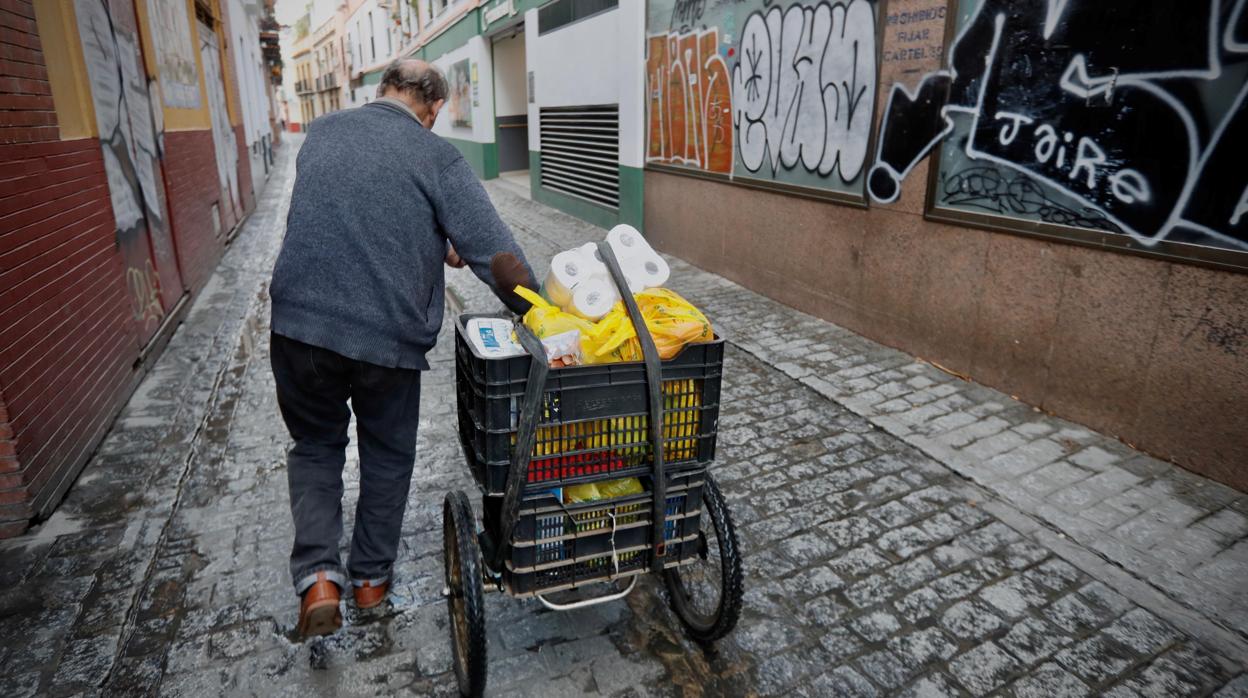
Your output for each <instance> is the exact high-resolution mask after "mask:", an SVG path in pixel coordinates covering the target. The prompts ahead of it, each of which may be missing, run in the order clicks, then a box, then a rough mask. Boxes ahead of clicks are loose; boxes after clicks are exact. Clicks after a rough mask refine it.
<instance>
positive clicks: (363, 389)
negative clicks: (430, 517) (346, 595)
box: [270, 334, 420, 593]
mask: <svg viewBox="0 0 1248 698" xmlns="http://www.w3.org/2000/svg"><path fill="white" fill-rule="evenodd" d="M270 342H271V347H270V356H271V359H272V362H273V376H274V378H275V379H276V382H277V404H278V407H279V408H280V409H281V412H282V419H283V420H285V422H286V428H287V429H288V430H289V431H290V435H291V437H292V438H293V439H294V440H295V445H294V446H293V447H292V448H291V449H290V452H289V453H288V454H287V458H286V476H287V479H288V481H289V484H290V511H291V514H292V515H293V516H294V520H295V544H294V547H293V549H292V550H291V552H290V574H291V577H292V578H293V579H294V582H295V591H296V592H299V593H302V592H303V590H304V589H306V588H307V587H309V586H311V584H312V582H313V581H314V580H315V575H316V573H317V572H322V571H324V572H327V573H328V575H327V576H328V577H329V578H330V579H331V580H333V581H334V582H336V583H337V584H338V585H339V586H340V587H342V588H344V589H345V588H346V582H347V577H346V576H344V574H343V568H342V560H341V557H340V556H339V553H338V540H339V539H340V538H341V537H342V468H343V464H344V463H345V461H346V448H347V443H348V441H349V440H350V439H349V437H348V436H347V427H348V426H349V424H350V421H351V412H352V410H354V412H355V418H356V437H357V438H358V439H359V450H360V497H359V503H358V504H357V506H356V510H355V532H354V534H353V535H352V537H351V556H350V558H349V561H348V570H349V577H350V579H351V580H352V581H354V582H355V583H356V584H361V583H363V582H365V581H371V582H374V583H378V582H380V581H383V580H387V579H389V576H390V570H391V568H392V567H393V565H394V559H395V556H396V555H397V553H398V547H399V534H400V532H401V530H402V524H403V511H404V509H406V507H407V491H408V486H409V485H410V484H411V480H412V468H413V466H414V465H415V463H416V427H417V423H418V413H419V408H420V371H415V370H410V369H403V368H385V367H382V366H377V365H375V364H370V363H366V362H363V361H356V360H355V359H349V358H347V357H345V356H342V355H341V354H337V353H334V352H332V351H329V350H328V349H322V348H320V347H314V346H311V345H309V344H304V343H303V342H297V341H295V340H293V339H289V338H287V337H283V336H281V335H278V334H273V335H271V339H270ZM348 399H349V400H350V401H351V405H350V407H348V406H347V400H348Z"/></svg>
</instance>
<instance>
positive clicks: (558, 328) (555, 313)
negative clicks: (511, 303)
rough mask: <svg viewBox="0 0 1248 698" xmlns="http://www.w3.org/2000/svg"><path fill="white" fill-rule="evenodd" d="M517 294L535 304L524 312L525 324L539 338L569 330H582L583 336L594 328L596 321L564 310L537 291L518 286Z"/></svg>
mask: <svg viewBox="0 0 1248 698" xmlns="http://www.w3.org/2000/svg"><path fill="white" fill-rule="evenodd" d="M515 292H516V295H518V296H520V297H521V298H523V299H525V300H526V301H528V302H530V303H532V304H533V307H532V308H529V311H528V312H527V313H525V314H524V325H525V327H528V328H529V329H530V330H532V331H533V334H535V335H537V338H538V339H546V338H547V337H552V336H554V335H557V334H562V333H564V332H567V331H569V330H580V331H581V336H582V337H584V336H585V334H587V333H589V332H592V331H593V330H594V323H592V322H590V321H589V320H586V319H585V318H582V317H577V316H576V315H573V314H572V313H566V312H564V311H563V310H562V309H561V308H559V306H557V305H553V304H551V303H550V302H549V301H547V300H546V299H545V298H542V297H541V296H540V295H538V294H537V293H535V292H533V291H531V290H529V289H527V288H525V287H523V286H517V287H516V289H515Z"/></svg>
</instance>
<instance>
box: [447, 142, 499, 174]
mask: <svg viewBox="0 0 1248 698" xmlns="http://www.w3.org/2000/svg"><path fill="white" fill-rule="evenodd" d="M445 140H446V142H447V143H450V144H451V145H453V146H455V147H456V148H458V149H459V152H460V153H462V154H463V156H464V159H465V160H467V161H468V164H469V165H470V166H471V167H472V171H473V172H475V173H476V174H477V176H478V177H480V178H481V179H494V178H495V177H497V176H498V144H497V143H478V142H476V141H469V140H464V139H462V138H446V139H445Z"/></svg>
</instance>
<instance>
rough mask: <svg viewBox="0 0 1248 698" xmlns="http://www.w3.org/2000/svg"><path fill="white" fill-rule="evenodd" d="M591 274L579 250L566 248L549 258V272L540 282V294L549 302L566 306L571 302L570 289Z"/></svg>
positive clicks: (562, 306)
mask: <svg viewBox="0 0 1248 698" xmlns="http://www.w3.org/2000/svg"><path fill="white" fill-rule="evenodd" d="M591 275H592V271H591V269H590V265H589V264H587V263H586V260H585V259H584V255H583V254H582V253H581V250H579V249H576V250H568V251H567V252H560V253H559V254H557V255H555V257H554V259H552V260H550V272H549V273H548V274H547V275H546V281H545V282H544V283H543V284H542V295H544V296H545V297H546V298H547V299H549V300H550V302H551V303H554V304H555V305H557V306H559V307H561V308H567V307H569V306H570V305H571V303H572V289H574V288H576V285H577V284H579V283H580V282H581V281H583V280H585V279H587V278H589V277H590V276H591Z"/></svg>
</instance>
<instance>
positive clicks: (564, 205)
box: [529, 150, 644, 232]
mask: <svg viewBox="0 0 1248 698" xmlns="http://www.w3.org/2000/svg"><path fill="white" fill-rule="evenodd" d="M642 181H643V173H642V170H641V168H638V167H624V166H621V167H620V208H619V210H618V211H617V210H615V209H611V208H607V207H605V206H599V205H597V204H592V203H590V202H588V201H585V200H583V199H578V198H576V197H574V196H568V195H566V194H562V193H560V192H557V191H553V190H550V189H546V188H545V187H543V186H542V184H541V182H542V158H541V154H540V153H538V152H537V151H534V150H530V151H529V190H530V191H531V192H532V196H533V200H534V201H537V202H540V203H543V204H546V205H547V206H553V207H554V208H557V209H559V210H560V211H563V212H564V213H569V214H571V215H573V216H576V217H577V218H580V219H581V220H585V221H589V222H590V223H593V224H594V225H596V226H599V227H601V228H611V227H614V226H615V225H616V224H618V223H628V224H629V225H631V226H633V227H634V228H637V229H638V230H643V229H642V219H643V202H642V193H643V188H642ZM643 232H644V231H643Z"/></svg>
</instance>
